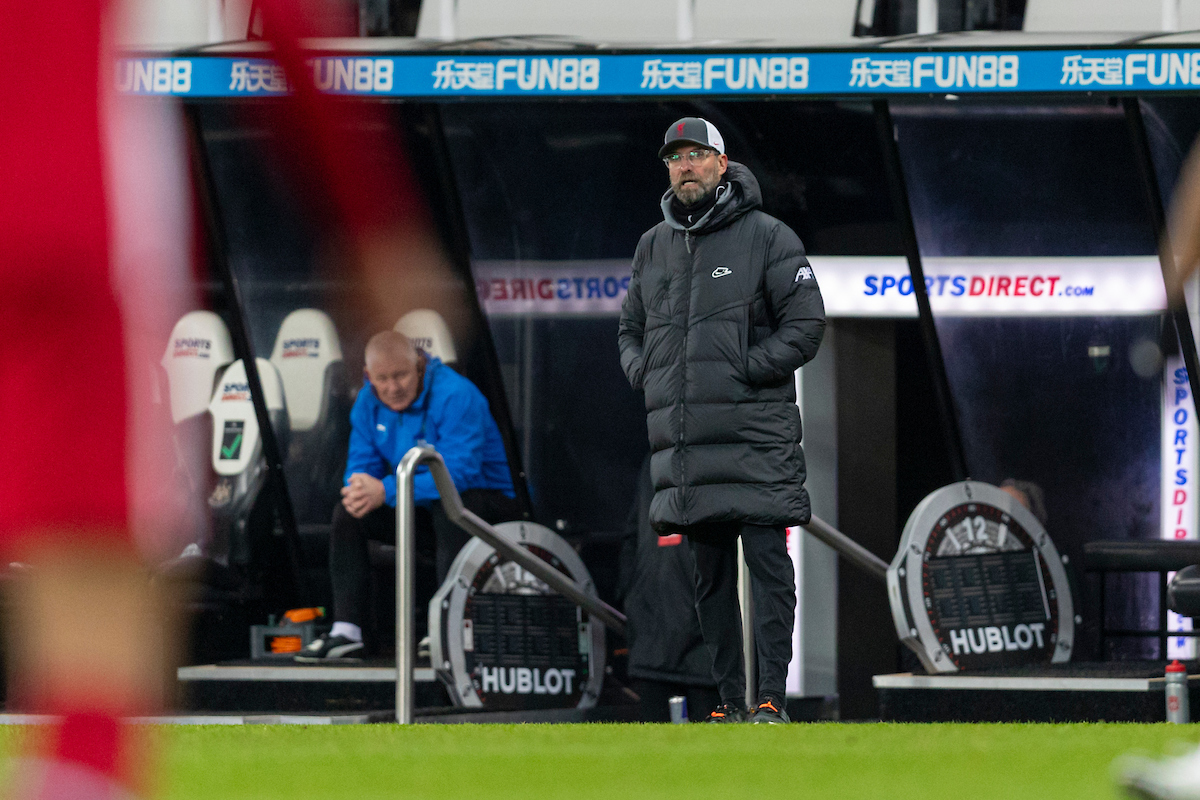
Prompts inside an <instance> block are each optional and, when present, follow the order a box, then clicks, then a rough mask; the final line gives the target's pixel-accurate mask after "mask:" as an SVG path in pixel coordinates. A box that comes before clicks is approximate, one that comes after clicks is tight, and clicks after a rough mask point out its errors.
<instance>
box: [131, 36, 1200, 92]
mask: <svg viewBox="0 0 1200 800" xmlns="http://www.w3.org/2000/svg"><path fill="white" fill-rule="evenodd" d="M308 64H309V67H310V68H311V69H312V77H313V80H314V82H315V83H316V85H317V87H318V88H319V89H320V90H321V91H324V92H329V93H331V94H348V95H360V96H375V97H517V96H530V97H536V96H547V95H548V96H564V97H586V96H610V97H611V96H616V95H620V96H628V97H639V96H640V97H655V96H678V95H726V96H755V95H758V96H778V95H784V96H786V95H792V96H796V95H799V96H804V95H807V96H826V97H828V96H863V95H868V96H877V95H889V94H946V93H954V94H972V93H1013V92H1038V93H1047V92H1054V93H1057V92H1105V91H1130V90H1134V91H1138V92H1156V91H1176V92H1177V91H1180V90H1186V89H1188V88H1190V87H1194V86H1200V51H1193V50H1190V49H1177V48H1170V49H1167V48H1154V49H1104V50H1099V49H1097V50H1082V49H1076V50H1069V49H1061V48H1058V49H1052V50H1021V51H1011V50H975V51H948V52H930V51H929V50H927V49H926V50H923V51H920V52H898V51H880V50H877V49H873V50H870V51H858V52H855V51H844V52H835V51H828V50H825V51H809V52H782V53H781V52H746V53H720V54H717V53H702V52H695V51H686V52H681V53H664V52H655V53H636V54H635V53H629V54H622V53H615V54H603V55H591V54H582V55H581V54H577V53H572V54H567V55H563V54H560V55H549V54H547V55H540V54H539V55H538V56H537V57H533V56H531V55H529V54H522V53H498V54H484V53H470V54H465V53H453V54H451V53H430V52H428V51H415V52H411V53H406V54H402V55H401V54H396V55H375V54H363V53H354V54H342V55H330V54H322V55H320V56H318V57H314V58H312V59H310V60H309V62H308ZM114 80H115V82H116V86H117V88H118V90H119V91H121V92H125V93H128V94H147V95H155V94H157V95H176V96H188V97H269V96H271V95H281V94H286V93H287V92H288V91H289V90H290V87H289V85H288V81H287V77H286V76H285V75H284V74H283V71H282V70H281V69H280V68H279V67H277V66H276V65H275V64H274V63H273V62H271V61H270V60H268V59H266V58H262V57H261V51H254V53H253V55H250V54H249V53H247V54H246V55H242V56H230V55H226V54H222V55H219V56H218V55H212V56H208V55H205V56H194V55H188V56H187V57H179V58H175V57H165V58H164V57H161V56H158V57H136V56H131V57H126V58H121V59H119V60H118V61H117V64H116V69H115V74H114Z"/></svg>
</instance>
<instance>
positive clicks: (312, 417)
mask: <svg viewBox="0 0 1200 800" xmlns="http://www.w3.org/2000/svg"><path fill="white" fill-rule="evenodd" d="M271 363H272V364H274V365H275V369H277V370H278V371H279V377H280V379H281V380H282V381H283V392H284V396H285V397H287V408H288V418H289V419H290V420H291V424H292V430H293V431H298V432H303V431H308V430H311V429H312V428H313V427H316V426H319V424H320V423H321V422H323V421H324V419H325V417H326V415H327V414H328V413H329V401H330V383H331V375H332V374H333V372H334V371H335V370H336V369H337V367H335V365H340V364H341V363H342V345H341V342H340V340H339V339H338V335H337V329H336V328H334V326H333V320H332V319H330V318H329V315H328V314H326V313H325V312H323V311H318V310H317V309H315V308H300V309H297V310H295V311H293V312H292V313H290V314H288V315H287V317H286V318H285V319H284V320H283V324H282V325H280V326H279V333H278V334H277V335H276V336H275V348H274V349H273V350H272V351H271Z"/></svg>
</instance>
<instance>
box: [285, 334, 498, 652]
mask: <svg viewBox="0 0 1200 800" xmlns="http://www.w3.org/2000/svg"><path fill="white" fill-rule="evenodd" d="M365 360H366V369H365V370H364V372H365V378H366V382H365V383H364V385H363V388H362V390H361V391H360V392H359V393H358V398H357V399H356V400H355V401H354V408H352V409H351V410H350V453H349V455H348V456H347V458H346V476H345V486H344V487H343V488H342V502H341V504H340V505H338V506H337V507H336V508H335V509H334V512H333V531H332V533H331V534H330V537H329V572H330V579H331V582H332V584H333V629H332V630H331V631H330V632H329V633H328V634H327V635H325V636H322V637H320V638H318V639H316V640H315V641H313V642H312V643H310V644H309V645H308V647H306V648H304V650H303V651H301V652H300V654H298V655H297V656H296V660H297V661H301V662H314V661H322V660H325V659H337V658H358V657H361V656H362V654H363V652H364V646H363V631H362V626H363V621H364V619H365V618H366V615H367V598H368V596H369V594H370V568H371V565H370V561H369V560H368V556H367V540H368V539H379V540H384V541H395V538H396V467H397V466H398V465H399V464H400V460H401V459H402V458H404V454H405V453H407V452H408V451H409V450H411V449H412V448H413V447H414V446H417V445H426V444H429V445H432V446H433V447H436V448H437V450H438V453H440V454H441V456H442V459H443V460H444V461H445V462H446V469H447V471H449V473H450V477H451V478H452V479H453V480H454V485H455V487H457V489H458V491H459V495H460V496H461V497H462V501H463V505H465V506H466V507H467V508H469V509H471V511H473V512H474V513H476V514H478V515H479V516H480V517H482V518H483V519H484V520H485V521H487V522H500V521H501V520H506V519H519V518H520V517H521V507H520V504H519V503H517V501H516V500H515V499H514V494H513V485H512V476H511V474H510V473H509V470H508V457H507V456H506V455H505V452H504V443H503V441H502V440H501V439H500V429H499V428H497V427H496V421H495V420H494V419H492V414H491V411H490V410H489V408H488V402H487V398H485V397H484V396H483V393H482V392H480V391H479V389H478V388H477V387H476V386H475V384H473V383H471V381H469V380H467V379H466V378H464V377H463V376H462V375H459V374H458V373H457V372H455V371H454V370H452V369H450V367H447V366H445V365H444V364H442V362H441V361H440V360H438V359H437V358H433V357H432V356H427V355H425V353H424V352H422V351H420V350H418V349H417V348H416V347H414V346H413V343H412V341H411V340H409V339H408V337H406V336H404V335H403V334H401V333H397V332H396V331H383V332H382V333H377V334H375V335H374V336H372V337H371V340H370V341H369V342H367V350H366V359H365ZM413 499H414V502H415V503H416V505H417V506H418V507H419V508H425V509H428V511H429V516H430V517H431V520H432V524H433V532H434V534H435V536H436V538H437V582H438V584H439V585H440V584H441V583H442V581H444V580H445V579H446V573H447V572H449V571H450V566H451V564H452V563H453V562H454V558H455V556H457V555H458V551H459V550H461V549H462V546H463V545H465V544H466V543H467V542H468V541H469V540H470V538H471V537H470V536H469V535H468V534H467V533H466V532H465V531H463V530H462V529H461V528H459V527H458V526H457V525H455V524H454V523H453V522H451V521H450V519H449V518H448V517H447V516H446V513H445V511H443V510H442V503H441V497H440V495H438V492H437V487H436V486H435V485H434V482H433V475H432V474H431V473H430V472H429V470H428V469H427V468H425V467H421V468H420V469H418V470H417V472H416V475H415V476H414V477H413Z"/></svg>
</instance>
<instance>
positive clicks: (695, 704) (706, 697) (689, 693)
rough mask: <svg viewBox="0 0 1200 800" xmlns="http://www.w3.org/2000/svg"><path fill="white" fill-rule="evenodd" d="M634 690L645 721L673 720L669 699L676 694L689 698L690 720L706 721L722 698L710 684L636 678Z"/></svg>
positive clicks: (641, 715)
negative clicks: (695, 684)
mask: <svg viewBox="0 0 1200 800" xmlns="http://www.w3.org/2000/svg"><path fill="white" fill-rule="evenodd" d="M633 691H634V692H636V693H637V696H638V699H639V700H638V709H639V712H640V714H639V716H640V717H641V720H642V722H670V721H671V704H670V700H671V698H672V697H675V696H676V695H681V696H683V697H686V698H687V710H688V720H689V721H691V722H703V721H704V719H705V718H706V717H707V716H708V715H709V714H711V713H712V711H713V709H714V708H716V707H717V705H718V704H719V703H720V702H721V697H720V695H718V694H717V690H716V689H714V688H713V687H711V686H692V685H691V684H686V683H668V682H667V681H652V680H649V679H647V678H635V679H634V681H633Z"/></svg>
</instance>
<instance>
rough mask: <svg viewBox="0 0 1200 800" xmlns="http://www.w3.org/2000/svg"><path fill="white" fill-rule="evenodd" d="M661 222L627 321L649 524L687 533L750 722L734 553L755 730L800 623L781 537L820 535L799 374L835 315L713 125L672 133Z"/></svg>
mask: <svg viewBox="0 0 1200 800" xmlns="http://www.w3.org/2000/svg"><path fill="white" fill-rule="evenodd" d="M658 154H659V157H660V158H662V159H663V161H664V162H665V163H666V165H667V170H668V176H669V177H670V181H671V188H670V189H669V190H668V191H667V192H666V194H664V195H663V198H662V212H663V221H662V222H660V223H659V224H658V225H656V226H654V227H653V228H651V229H650V230H649V231H647V232H646V233H645V234H644V235H643V236H642V239H641V241H640V242H639V243H638V246H637V250H636V252H635V253H634V257H633V277H632V280H631V281H630V283H629V294H628V295H627V296H626V298H625V302H624V305H623V306H622V309H621V324H620V329H619V334H618V339H619V343H620V348H621V366H622V368H624V370H625V375H626V377H628V378H629V383H630V384H631V385H632V386H633V388H634V389H641V390H643V391H644V392H645V394H646V411H647V427H648V429H649V434H650V450H651V453H652V455H651V464H650V471H651V477H652V479H653V481H654V489H655V495H654V500H653V502H652V503H651V506H650V520H651V522H652V523H653V524H654V526H655V527H656V528H657V529H658V531H659V533H660V534H663V535H667V534H673V533H683V534H686V535H687V537H688V543H689V546H690V547H691V550H692V554H693V556H694V558H695V562H696V571H695V582H696V611H697V612H698V614H699V617H700V629H701V632H702V633H703V635H704V643H705V646H706V647H707V648H708V650H709V652H710V653H711V654H712V659H713V677H714V678H715V679H716V682H717V687H718V689H719V691H720V693H721V705H719V706H718V707H717V709H716V710H715V711H713V713H712V714H711V715H710V716H709V718H708V719H709V721H710V722H740V721H744V720H746V719H747V710H746V707H745V695H746V676H745V670H744V667H743V664H742V627H741V616H740V611H739V605H738V596H737V541H738V538H739V537H741V540H742V548H743V550H744V552H745V556H746V563H747V566H748V567H749V568H750V574H751V575H752V576H753V579H752V581H751V586H752V589H753V597H754V628H755V630H754V634H755V642H756V645H757V649H758V674H759V695H758V702H757V703H756V704H755V708H754V709H753V716H752V719H753V721H754V722H766V723H778V722H787V721H788V718H787V714H786V713H785V712H784V710H783V701H784V693H785V680H786V677H787V665H788V662H789V661H790V660H791V651H792V646H791V642H792V624H793V620H794V617H795V611H796V595H795V577H794V574H793V570H792V562H791V558H790V557H789V556H788V553H787V539H786V532H785V530H784V528H785V527H786V526H790V525H800V524H802V523H805V522H808V520H809V517H810V515H811V514H810V510H809V504H808V493H807V492H805V490H804V477H805V472H804V453H803V451H802V450H801V449H800V413H799V410H798V409H797V407H796V389H795V382H794V378H793V374H794V373H795V371H796V370H797V369H799V368H800V367H801V366H802V365H803V364H805V363H807V362H808V361H810V360H812V358H813V356H815V355H816V354H817V348H818V347H819V346H820V344H821V338H822V336H823V335H824V331H825V308H824V305H823V304H822V302H821V292H820V289H819V288H818V287H817V281H816V278H815V277H814V276H813V271H812V268H811V267H810V266H809V264H808V260H807V259H806V258H805V257H804V246H803V245H802V244H801V243H800V239H799V238H798V237H797V236H796V234H795V233H794V232H793V231H792V230H791V229H790V228H788V227H787V226H786V225H784V224H783V223H782V222H780V221H779V220H777V219H775V218H773V217H771V216H768V215H767V214H765V213H763V212H762V211H761V210H760V206H761V205H762V194H761V192H760V191H759V188H758V181H757V180H755V178H754V175H752V174H751V173H750V171H749V170H748V169H746V167H744V166H742V165H741V164H738V163H736V162H733V161H730V160H729V159H728V157H727V156H726V155H725V143H724V140H723V139H722V138H721V134H720V133H719V132H718V131H717V129H716V127H715V126H714V125H713V124H712V123H711V122H708V121H707V120H704V119H700V118H697V117H684V118H683V119H681V120H678V121H677V122H675V123H674V124H673V125H671V127H670V128H668V129H667V133H666V136H665V137H664V144H663V146H662V148H661V149H660V150H659V153H658Z"/></svg>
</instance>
